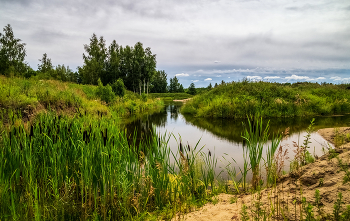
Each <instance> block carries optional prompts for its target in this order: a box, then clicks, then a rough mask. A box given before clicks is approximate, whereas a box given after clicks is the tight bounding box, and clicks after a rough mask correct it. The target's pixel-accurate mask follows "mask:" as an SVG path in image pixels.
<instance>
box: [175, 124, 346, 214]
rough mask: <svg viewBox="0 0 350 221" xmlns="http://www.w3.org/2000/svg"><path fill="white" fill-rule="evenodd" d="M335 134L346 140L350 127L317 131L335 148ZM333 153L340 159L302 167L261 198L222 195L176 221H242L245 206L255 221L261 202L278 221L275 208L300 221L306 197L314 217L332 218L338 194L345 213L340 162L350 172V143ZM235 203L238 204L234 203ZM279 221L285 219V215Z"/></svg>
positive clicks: (343, 172)
mask: <svg viewBox="0 0 350 221" xmlns="http://www.w3.org/2000/svg"><path fill="white" fill-rule="evenodd" d="M335 132H338V135H339V134H343V135H344V136H346V134H349V133H350V127H342V128H337V130H335V129H334V128H326V129H321V130H319V131H318V133H319V134H320V135H321V136H323V137H324V138H325V139H326V140H327V141H328V142H330V143H332V144H334V139H335V137H336V134H335ZM334 152H335V154H337V155H338V156H337V158H332V159H330V158H329V157H328V156H329V153H327V154H325V155H323V156H322V157H320V158H318V159H317V160H316V161H315V162H314V163H311V164H308V165H306V166H304V167H302V168H301V169H300V171H298V172H294V173H290V174H287V175H284V176H282V177H281V178H280V179H279V182H278V184H277V188H274V189H271V188H268V189H264V190H262V191H261V193H260V194H258V193H255V194H241V195H230V194H220V195H218V196H217V197H216V199H217V200H218V202H217V204H215V205H214V204H212V203H208V204H206V205H205V206H203V207H201V208H199V209H197V210H196V211H194V212H191V213H188V214H185V215H180V214H179V215H178V216H177V217H176V218H174V219H173V220H188V221H213V220H220V221H225V220H241V211H242V209H241V208H242V205H243V204H245V205H246V206H247V215H248V216H249V217H250V220H253V216H255V214H256V213H254V212H252V211H254V210H256V206H255V205H257V204H256V203H257V202H260V205H261V207H260V209H262V210H265V211H266V214H269V215H270V216H271V217H275V218H277V217H276V213H277V212H276V210H275V213H273V210H272V205H274V206H276V205H280V206H281V207H280V208H279V211H280V212H279V213H280V214H281V211H283V213H284V216H285V217H288V218H289V220H300V210H302V204H301V200H302V198H303V197H305V198H306V201H307V202H308V203H310V204H311V205H313V213H314V215H315V217H317V216H319V215H322V216H324V217H327V216H328V217H330V215H331V214H332V213H333V209H334V207H333V206H334V203H335V201H336V199H337V196H338V193H339V192H341V193H342V196H343V202H344V204H343V209H345V207H346V205H349V204H350V191H349V190H350V182H347V183H344V182H343V181H344V176H346V172H345V171H344V170H343V169H342V168H344V166H343V167H341V164H340V163H339V159H340V160H341V163H342V165H345V168H347V170H349V167H350V142H348V143H345V144H343V145H341V146H340V147H339V148H337V149H336V150H335V151H334ZM316 189H318V190H319V191H320V196H321V204H320V207H321V211H320V213H319V212H317V208H316V206H315V197H314V195H315V191H316ZM214 198H215V197H214ZM234 199H236V200H234ZM259 199H260V200H259ZM233 201H235V202H234V203H233ZM275 209H276V207H275ZM327 214H328V215H327ZM304 215H305V213H304ZM279 217H280V218H282V215H280V216H279ZM261 220H262V219H261Z"/></svg>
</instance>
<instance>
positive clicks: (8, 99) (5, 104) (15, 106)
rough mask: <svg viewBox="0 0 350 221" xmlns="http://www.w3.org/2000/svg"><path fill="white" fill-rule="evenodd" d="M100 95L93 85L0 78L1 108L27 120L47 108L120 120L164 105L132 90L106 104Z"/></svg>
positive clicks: (114, 97)
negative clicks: (144, 97) (18, 112)
mask: <svg viewBox="0 0 350 221" xmlns="http://www.w3.org/2000/svg"><path fill="white" fill-rule="evenodd" d="M102 87H103V86H102ZM111 93H113V92H111ZM102 95H103V93H101V92H100V89H99V87H98V86H93V85H80V84H74V83H68V82H61V81H55V80H36V79H21V78H7V77H4V76H0V108H3V109H4V110H11V111H21V113H22V115H23V116H26V117H28V119H29V118H32V117H33V115H35V114H36V113H37V112H40V111H43V110H48V109H51V110H55V111H56V112H59V113H62V112H63V113H66V114H74V113H84V114H85V113H87V114H92V115H100V114H102V115H107V116H113V117H118V116H120V117H123V116H128V115H130V114H133V113H140V112H143V111H145V110H150V109H154V108H156V107H161V106H162V105H163V102H162V101H160V100H155V99H146V100H142V97H141V96H139V95H137V94H135V93H133V92H131V91H127V92H126V94H125V96H124V97H123V98H119V97H118V96H114V95H113V96H112V97H111V98H109V102H108V103H106V102H105V99H104V98H103V96H102Z"/></svg>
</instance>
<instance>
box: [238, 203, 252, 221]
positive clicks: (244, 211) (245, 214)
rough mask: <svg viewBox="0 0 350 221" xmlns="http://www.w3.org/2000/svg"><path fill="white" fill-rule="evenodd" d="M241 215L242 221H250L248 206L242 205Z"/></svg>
mask: <svg viewBox="0 0 350 221" xmlns="http://www.w3.org/2000/svg"><path fill="white" fill-rule="evenodd" d="M240 214H241V220H242V221H248V220H250V218H249V215H248V212H247V206H246V205H245V204H243V205H242V208H241V212H240Z"/></svg>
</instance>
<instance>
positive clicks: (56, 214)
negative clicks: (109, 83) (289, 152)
mask: <svg viewBox="0 0 350 221" xmlns="http://www.w3.org/2000/svg"><path fill="white" fill-rule="evenodd" d="M9 119H10V120H9V122H8V124H6V125H3V124H1V125H2V127H1V137H0V138H1V139H0V147H1V148H0V219H1V220H170V219H171V218H173V217H179V216H180V217H179V218H181V216H182V215H183V214H186V213H187V212H189V211H193V210H194V209H196V207H200V206H203V205H204V204H205V203H207V202H212V203H213V204H216V203H218V198H217V196H216V195H217V194H219V193H230V194H232V195H231V200H230V201H231V202H232V203H233V204H234V203H236V202H238V198H242V199H243V198H244V199H246V198H247V196H250V197H251V198H252V200H249V201H248V202H250V203H247V201H245V202H243V200H242V203H241V205H242V207H241V208H240V216H239V217H240V219H241V220H249V219H248V218H249V217H251V218H252V219H253V220H281V219H283V218H284V219H285V220H286V219H287V220H315V219H311V218H317V217H324V218H327V219H328V220H346V218H347V217H348V216H349V215H350V209H345V208H344V206H343V204H344V203H345V204H349V203H350V202H349V200H348V199H350V198H348V197H347V196H348V195H347V192H346V191H348V190H349V188H348V186H347V185H348V184H347V183H348V182H349V180H350V178H349V176H350V175H349V168H348V166H347V164H346V163H345V162H347V161H345V159H344V158H337V156H338V155H339V153H340V152H339V150H334V149H330V150H329V152H330V155H329V156H330V157H329V159H338V164H339V165H340V166H339V168H340V170H341V172H340V173H335V171H336V170H337V168H338V167H334V166H333V167H334V170H332V171H330V172H329V173H330V174H336V175H337V176H339V177H340V179H342V180H343V177H344V185H343V186H342V188H341V189H340V190H341V191H340V192H342V193H343V196H344V198H343V199H342V198H341V196H339V197H338V198H337V195H336V194H335V197H334V198H331V197H330V195H329V194H327V188H329V184H328V183H326V182H325V185H324V188H320V190H321V195H318V196H317V197H318V198H316V196H315V199H316V200H317V199H318V200H319V202H320V200H321V198H322V197H324V198H326V200H327V203H329V202H331V203H333V202H334V205H335V207H337V209H335V210H334V212H333V213H332V211H330V210H331V209H330V208H328V207H327V208H321V206H322V205H321V203H316V204H314V203H313V202H314V201H315V199H314V198H313V197H310V196H309V195H306V191H308V190H309V189H310V185H313V187H314V186H315V187H318V185H321V186H322V185H323V179H322V180H321V179H320V180H318V178H320V177H321V176H320V174H321V175H322V173H321V170H316V169H314V168H312V167H311V168H309V169H305V166H307V163H310V162H313V161H315V159H313V157H312V156H311V155H310V154H309V153H308V151H307V150H308V146H309V145H308V144H309V140H308V139H309V138H308V136H306V137H305V140H304V142H303V145H301V146H297V153H296V157H295V159H294V160H293V163H292V166H293V167H292V173H291V174H290V175H287V176H288V177H289V178H288V179H290V182H289V183H288V184H289V186H288V188H289V189H288V190H291V191H292V190H293V191H294V192H291V193H292V194H290V193H288V194H287V193H286V194H285V193H284V192H283V188H285V189H286V186H287V185H286V184H285V182H284V181H285V180H286V179H287V178H286V177H285V176H283V171H282V170H281V168H283V164H284V160H285V158H284V157H285V155H284V151H285V150H283V149H282V148H281V147H279V144H280V141H281V139H282V136H281V135H278V136H275V138H274V139H273V140H272V141H271V144H270V145H269V147H268V148H267V150H266V151H267V153H266V155H267V156H266V157H265V158H263V157H262V151H263V149H262V147H263V144H264V143H266V138H267V135H268V133H269V126H268V124H267V125H266V124H262V122H261V119H259V120H254V121H250V122H249V123H248V124H247V126H246V130H245V133H243V136H242V138H243V139H244V140H245V143H246V146H245V147H244V155H243V158H244V161H245V163H244V166H243V167H242V168H239V171H237V170H236V169H235V165H234V160H232V159H226V160H227V161H226V162H227V165H226V166H225V167H224V168H222V172H223V173H227V174H228V177H229V179H228V180H222V179H220V178H219V174H217V173H215V168H216V162H217V160H218V158H217V157H216V156H215V155H214V154H212V153H210V151H209V152H206V151H205V152H204V151H202V148H200V147H197V146H195V147H192V146H187V145H182V144H181V141H180V140H179V147H178V151H177V152H172V151H171V150H170V147H169V145H168V143H167V141H168V139H169V138H168V137H165V136H160V135H157V134H156V133H155V132H154V131H151V134H152V136H151V138H150V139H149V140H143V141H142V142H140V143H137V142H136V140H135V139H130V138H129V137H128V136H127V135H126V133H125V132H124V131H120V127H119V125H118V124H116V123H115V122H114V121H113V120H111V119H110V118H109V117H107V116H98V117H95V118H91V117H90V116H84V115H83V116H80V115H79V114H77V115H76V116H74V117H70V116H57V115H56V113H55V112H48V113H42V114H39V115H37V116H36V119H35V121H32V122H26V123H24V122H23V120H22V118H21V117H18V116H16V115H13V116H10V118H9ZM264 125H266V126H264ZM311 131H312V125H310V126H309V128H308V132H309V133H311ZM285 135H286V134H285ZM335 137H336V139H337V140H339V141H337V142H338V143H339V142H340V141H341V142H348V141H349V135H348V134H346V135H344V136H340V135H336V136H335ZM339 145H341V144H340V143H339ZM344 154H345V155H344V156H347V157H348V156H349V155H348V154H347V153H344ZM339 157H341V155H339ZM171 158H173V159H174V160H171ZM326 158H327V157H326ZM327 167H329V166H327ZM315 171H316V172H315ZM249 172H252V173H253V179H252V181H251V182H250V181H249V180H248V179H247V174H248V173H249ZM327 173H328V172H327ZM323 175H324V173H323ZM237 177H241V178H240V179H237ZM310 177H311V178H310ZM323 177H325V176H323ZM330 179H331V178H329V177H327V180H330ZM310 180H312V181H310ZM314 180H316V182H314ZM321 183H322V184H321ZM281 185H282V187H281ZM333 189H334V191H338V187H337V185H335V186H334V188H333ZM332 191H333V190H332ZM332 194H333V192H332ZM287 196H288V197H287ZM334 199H336V200H334ZM285 200H286V201H285ZM313 205H317V206H313ZM294 206H295V208H297V209H295V208H294ZM319 208H320V211H321V209H322V211H325V212H322V213H321V212H319V213H317V215H316V212H317V209H319ZM349 208H350V207H349ZM337 216H339V217H341V216H343V217H345V218H344V219H340V218H339V219H337V218H336V217H337ZM237 217H238V216H237ZM300 217H303V218H302V219H301V218H300ZM307 217H309V218H307ZM310 217H311V218H310Z"/></svg>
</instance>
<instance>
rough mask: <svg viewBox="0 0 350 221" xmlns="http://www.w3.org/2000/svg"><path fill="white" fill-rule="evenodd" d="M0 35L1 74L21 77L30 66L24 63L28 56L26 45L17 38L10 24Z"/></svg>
mask: <svg viewBox="0 0 350 221" xmlns="http://www.w3.org/2000/svg"><path fill="white" fill-rule="evenodd" d="M3 31H4V34H2V33H0V74H4V75H7V76H10V75H12V74H13V75H21V74H22V73H24V72H26V70H27V69H28V65H27V64H25V63H24V58H25V56H26V49H25V47H24V46H25V45H26V44H25V43H20V42H21V41H22V40H21V39H19V38H15V37H14V34H13V31H12V27H11V25H10V24H8V25H6V26H5V27H4V29H3Z"/></svg>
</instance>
